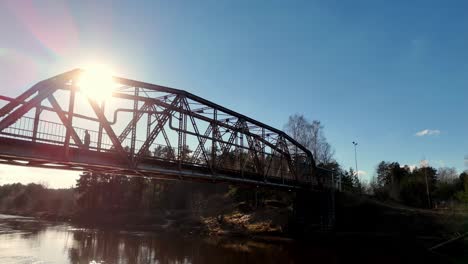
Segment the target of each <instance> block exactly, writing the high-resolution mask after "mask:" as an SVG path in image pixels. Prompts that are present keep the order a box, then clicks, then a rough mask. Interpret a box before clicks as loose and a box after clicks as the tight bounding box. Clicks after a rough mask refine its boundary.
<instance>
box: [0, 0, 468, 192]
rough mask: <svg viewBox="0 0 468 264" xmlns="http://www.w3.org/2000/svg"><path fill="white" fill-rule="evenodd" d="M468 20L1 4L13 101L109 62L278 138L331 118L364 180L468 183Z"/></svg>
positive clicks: (340, 9)
mask: <svg viewBox="0 0 468 264" xmlns="http://www.w3.org/2000/svg"><path fill="white" fill-rule="evenodd" d="M134 2H136V3H134ZM466 10H468V4H467V3H466V2H464V1H450V2H447V1H411V3H409V1H373V0H369V1H260V0H258V1H227V0H226V1H224V0H221V1H214V0H213V1H146V2H145V1H122V2H118V1H112V2H110V1H2V2H1V3H0V34H1V36H2V38H1V39H2V41H1V42H0V82H1V83H2V86H1V87H0V94H3V95H9V96H16V95H18V94H19V93H20V92H21V91H23V90H25V89H26V88H28V87H29V86H31V85H32V84H33V83H35V82H37V81H39V80H41V79H45V78H47V77H49V76H51V75H55V74H57V73H61V72H64V71H67V70H69V69H72V68H76V67H77V66H80V65H85V64H89V63H90V62H99V63H104V64H107V65H111V66H112V67H113V68H114V70H115V72H116V73H117V74H118V75H121V76H123V77H129V78H131V79H137V80H142V81H147V82H152V83H157V84H162V85H167V86H172V87H176V88H180V89H185V90H188V91H190V92H192V93H195V94H197V95H200V96H202V97H205V98H207V99H209V100H212V101H214V102H217V103H219V104H222V105H225V106H226V107H228V108H232V109H234V110H236V111H238V112H240V113H243V114H246V115H248V116H251V117H253V118H256V119H258V120H260V121H262V122H265V123H267V124H270V125H272V126H275V127H278V128H282V127H283V125H284V123H286V121H287V118H288V116H289V115H291V114H294V113H302V114H304V115H305V116H306V117H307V118H309V119H310V120H312V119H317V120H320V121H321V122H322V123H323V124H324V126H325V135H326V137H327V138H328V140H329V142H330V143H331V144H332V145H333V147H334V149H335V150H336V158H337V160H338V161H339V162H340V163H341V164H343V166H344V167H346V168H348V167H350V166H354V149H353V145H352V144H351V142H352V141H357V142H358V143H359V145H358V163H359V164H358V165H359V170H363V171H364V172H363V173H362V175H361V176H362V177H363V178H364V179H369V178H370V177H371V176H372V175H373V174H374V171H375V166H376V165H377V163H378V162H380V161H382V160H387V161H398V162H400V163H401V164H408V165H417V164H418V163H419V161H420V160H421V159H423V158H425V159H428V160H429V162H430V165H432V166H435V167H440V166H450V167H452V166H453V167H456V168H457V169H458V170H459V171H461V170H463V169H465V168H466V167H465V166H464V160H463V159H464V156H465V155H466V154H468V139H467V137H466V136H467V135H468V120H467V119H468V115H467V114H466V113H467V110H466V109H465V108H466V107H465V106H466V105H465V102H466V100H467V99H468V89H467V87H468V74H467V73H468V48H467V47H468V17H467V16H466ZM424 130H428V131H427V133H420V134H419V135H420V136H418V135H417V132H421V131H424ZM12 174H13V175H12ZM62 174H63V176H62ZM75 176H76V173H69V172H68V173H65V172H61V171H58V172H57V171H54V172H53V173H50V172H45V171H42V170H28V169H24V168H23V169H22V168H11V167H1V168H0V183H6V182H11V181H15V180H17V179H19V178H21V179H22V180H25V181H29V180H31V181H39V180H41V181H44V182H48V183H49V185H50V186H55V187H57V186H69V185H71V184H73V182H74V177H75Z"/></svg>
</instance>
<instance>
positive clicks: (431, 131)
mask: <svg viewBox="0 0 468 264" xmlns="http://www.w3.org/2000/svg"><path fill="white" fill-rule="evenodd" d="M439 134H440V130H438V129H424V130H421V131H419V132H416V134H414V135H415V136H417V137H422V136H436V135H439Z"/></svg>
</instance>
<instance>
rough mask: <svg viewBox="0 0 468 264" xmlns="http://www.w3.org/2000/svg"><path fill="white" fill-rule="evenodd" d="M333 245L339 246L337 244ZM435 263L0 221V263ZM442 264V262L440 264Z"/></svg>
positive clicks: (370, 245)
mask: <svg viewBox="0 0 468 264" xmlns="http://www.w3.org/2000/svg"><path fill="white" fill-rule="evenodd" d="M338 241H339V242H338ZM422 261H424V262H425V263H438V262H439V261H437V260H436V258H434V257H433V256H431V255H430V254H428V252H426V251H418V250H417V248H416V246H415V245H413V244H411V243H410V242H409V243H408V245H405V244H404V241H398V243H395V241H377V240H375V239H372V240H371V239H363V240H359V242H357V241H355V240H354V238H353V239H352V240H348V241H346V239H339V240H336V241H335V240H334V241H331V242H330V241H328V242H326V241H322V240H319V241H318V242H315V243H307V244H305V243H299V242H296V243H292V242H291V243H277V244H272V243H260V242H255V241H253V240H236V239H232V238H217V239H215V238H204V239H202V238H199V237H186V236H183V235H175V234H172V235H169V234H155V233H151V232H128V231H121V230H113V229H83V228H76V227H74V226H72V225H64V224H61V225H57V224H51V223H46V222H41V221H36V220H34V219H31V218H12V217H6V216H4V215H0V263H35V262H36V263H193V264H199V263H208V264H210V263H213V264H214V263H216V264H219V263H228V264H229V263H285V264H287V263H354V262H359V263H420V262H422ZM442 263H443V261H442Z"/></svg>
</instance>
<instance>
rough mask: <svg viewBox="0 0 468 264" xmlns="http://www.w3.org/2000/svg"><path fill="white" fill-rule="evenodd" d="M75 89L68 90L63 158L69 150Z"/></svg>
mask: <svg viewBox="0 0 468 264" xmlns="http://www.w3.org/2000/svg"><path fill="white" fill-rule="evenodd" d="M75 93H76V91H75V89H70V98H69V101H68V116H67V117H68V124H67V125H66V129H67V130H66V132H65V144H64V146H65V157H68V154H69V150H70V135H71V133H72V131H71V130H72V129H73V111H74V108H75Z"/></svg>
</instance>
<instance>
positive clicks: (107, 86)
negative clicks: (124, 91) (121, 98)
mask: <svg viewBox="0 0 468 264" xmlns="http://www.w3.org/2000/svg"><path fill="white" fill-rule="evenodd" d="M77 86H78V87H79V89H80V91H81V92H82V93H83V94H84V95H86V96H87V97H88V98H90V99H92V100H95V101H99V102H102V101H105V100H107V99H109V98H111V97H112V92H113V91H114V89H115V87H116V83H115V82H114V78H113V73H112V70H111V69H110V68H109V67H106V66H104V65H92V66H89V67H86V68H85V69H84V70H83V71H82V73H81V75H80V76H79V78H78V81H77Z"/></svg>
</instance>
